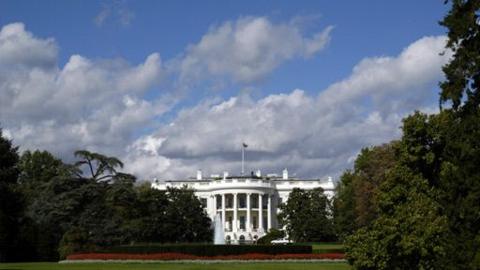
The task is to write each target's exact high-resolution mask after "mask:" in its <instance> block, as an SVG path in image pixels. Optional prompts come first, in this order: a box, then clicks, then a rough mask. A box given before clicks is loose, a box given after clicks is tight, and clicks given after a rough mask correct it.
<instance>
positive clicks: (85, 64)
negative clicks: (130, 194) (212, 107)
mask: <svg viewBox="0 0 480 270" xmlns="http://www.w3.org/2000/svg"><path fill="white" fill-rule="evenodd" d="M3 56H8V57H3ZM56 59H57V46H56V44H55V42H54V40H53V39H41V38H36V37H34V36H33V35H32V34H31V33H30V32H27V31H26V30H25V27H24V25H23V24H21V23H16V24H10V25H6V26H4V27H3V28H2V29H1V31H0V70H2V71H4V72H2V73H0V74H1V75H0V93H1V96H2V98H1V99H0V122H1V124H2V126H4V127H5V128H6V129H8V131H9V133H10V134H11V135H12V136H13V138H14V139H15V143H17V144H19V145H21V147H22V149H36V148H41V149H45V148H46V149H48V150H50V151H53V152H54V153H56V154H59V155H61V156H62V157H69V156H71V153H72V151H73V150H75V149H79V148H88V149H92V150H95V151H105V152H106V153H107V154H122V155H123V154H124V151H125V148H124V147H125V145H128V143H129V142H130V141H131V140H132V139H133V138H134V136H135V133H138V132H139V130H141V129H143V128H146V127H151V126H154V125H153V119H154V118H155V117H157V116H159V115H161V114H162V113H163V112H165V111H166V110H167V109H168V107H169V106H170V105H168V101H170V100H169V98H168V96H166V95H163V96H161V97H160V98H158V99H155V100H146V99H145V98H144V97H143V96H144V94H145V93H146V92H147V91H149V90H150V89H152V88H155V87H156V86H158V84H159V83H160V80H161V79H162V77H163V73H164V71H163V69H162V64H161V60H160V56H159V54H158V53H153V54H151V55H150V56H148V57H147V58H146V60H145V62H143V63H141V64H139V65H136V66H132V65H130V64H129V63H126V62H125V61H124V60H121V59H112V60H102V61H96V60H91V59H88V58H85V57H83V56H80V55H72V56H71V57H70V59H69V60H68V62H67V63H66V64H65V66H63V67H59V66H58V65H57V64H56ZM7 67H8V68H7Z"/></svg>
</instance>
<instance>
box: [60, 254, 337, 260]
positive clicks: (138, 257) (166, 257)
mask: <svg viewBox="0 0 480 270" xmlns="http://www.w3.org/2000/svg"><path fill="white" fill-rule="evenodd" d="M344 257H345V256H344V255H343V254H342V253H326V254H277V255H271V254H255V253H253V254H241V255H222V256H211V257H201V256H196V255H190V254H180V253H150V254H125V253H121V254H120V253H116V254H115V253H85V254H72V255H69V256H68V257H67V260H69V261H76V260H165V261H170V260H292V259H294V260H312V259H317V260H318V259H331V260H335V259H336V260H338V259H344Z"/></svg>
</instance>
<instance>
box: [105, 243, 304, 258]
mask: <svg viewBox="0 0 480 270" xmlns="http://www.w3.org/2000/svg"><path fill="white" fill-rule="evenodd" d="M96 253H130V254H150V253H181V254H190V255H196V256H218V255H240V254H248V253H260V254H271V255H276V254H311V253H312V246H297V245H295V246H294V245H274V246H272V245H211V244H202V245H191V244H190V245H182V244H178V245H132V246H116V247H111V248H108V249H105V250H100V251H98V250H97V251H96Z"/></svg>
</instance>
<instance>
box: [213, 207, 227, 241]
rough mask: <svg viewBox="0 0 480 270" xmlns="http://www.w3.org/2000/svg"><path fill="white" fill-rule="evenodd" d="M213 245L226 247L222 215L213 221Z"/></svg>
mask: <svg viewBox="0 0 480 270" xmlns="http://www.w3.org/2000/svg"><path fill="white" fill-rule="evenodd" d="M213 223H214V227H213V244H215V245H224V244H225V233H224V230H223V224H222V219H221V218H220V214H217V215H216V216H215V220H214V221H213Z"/></svg>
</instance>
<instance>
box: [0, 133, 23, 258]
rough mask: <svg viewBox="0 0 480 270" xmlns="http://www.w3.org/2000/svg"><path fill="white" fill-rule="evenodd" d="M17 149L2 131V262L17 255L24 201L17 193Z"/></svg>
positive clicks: (0, 198)
mask: <svg viewBox="0 0 480 270" xmlns="http://www.w3.org/2000/svg"><path fill="white" fill-rule="evenodd" d="M17 149H18V148H17V147H14V146H13V145H12V142H11V141H10V140H8V139H6V138H4V137H3V134H2V130H1V129H0V262H3V261H6V260H8V259H11V258H12V257H13V256H14V255H15V248H16V243H15V240H16V237H17V235H18V226H19V222H20V217H21V211H22V201H21V198H20V196H19V194H18V192H17V191H16V188H17V180H18V174H19V171H18V167H17V163H18V160H19V157H18V153H17Z"/></svg>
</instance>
